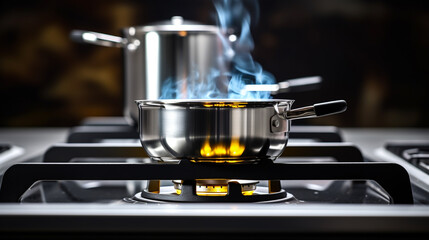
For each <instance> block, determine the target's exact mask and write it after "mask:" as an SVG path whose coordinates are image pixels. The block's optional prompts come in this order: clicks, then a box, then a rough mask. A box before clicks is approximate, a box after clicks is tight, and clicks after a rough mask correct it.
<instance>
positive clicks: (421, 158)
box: [402, 147, 429, 174]
mask: <svg viewBox="0 0 429 240" xmlns="http://www.w3.org/2000/svg"><path fill="white" fill-rule="evenodd" d="M402 156H403V157H404V158H405V160H407V161H408V162H410V163H411V164H413V165H414V166H416V167H417V168H419V169H421V170H422V171H424V172H426V173H428V174H429V147H426V148H422V147H421V148H411V149H407V150H404V152H403V153H402Z"/></svg>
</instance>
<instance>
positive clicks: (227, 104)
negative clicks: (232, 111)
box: [203, 102, 246, 108]
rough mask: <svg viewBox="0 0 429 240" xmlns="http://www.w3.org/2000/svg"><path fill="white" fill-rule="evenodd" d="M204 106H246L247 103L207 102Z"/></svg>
mask: <svg viewBox="0 0 429 240" xmlns="http://www.w3.org/2000/svg"><path fill="white" fill-rule="evenodd" d="M203 106H204V107H231V108H244V107H246V103H223V102H219V103H205V104H204V105H203Z"/></svg>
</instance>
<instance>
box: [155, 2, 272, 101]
mask: <svg viewBox="0 0 429 240" xmlns="http://www.w3.org/2000/svg"><path fill="white" fill-rule="evenodd" d="M247 3H250V4H251V6H250V7H252V8H254V10H255V11H256V15H258V14H259V8H258V3H257V1H250V2H249V1H247ZM214 5H215V9H216V12H217V17H218V27H219V28H220V29H221V30H222V34H219V35H218V36H219V39H220V40H221V43H222V45H223V53H222V55H221V56H220V57H219V62H221V63H222V62H223V63H227V62H231V66H230V70H229V71H228V72H226V73H225V72H222V71H219V70H218V69H212V70H211V71H210V72H209V73H208V74H206V76H200V74H199V73H198V71H192V73H191V74H189V75H188V76H187V78H185V79H173V78H169V79H167V80H166V81H165V82H164V84H163V86H162V96H161V97H160V99H219V98H230V99H247V100H252V99H270V98H271V95H270V92H263V91H261V92H257V91H254V92H245V93H243V91H242V89H243V88H244V86H245V85H246V84H274V83H276V80H275V78H274V76H273V75H272V74H270V73H268V72H266V71H264V70H263V68H262V66H261V65H260V64H259V63H257V62H255V61H253V58H252V55H251V51H252V50H253V48H254V42H253V39H252V35H251V32H250V24H251V15H250V13H249V11H248V9H247V8H246V6H245V5H244V4H243V2H242V1H240V0H232V1H228V0H221V1H216V0H214ZM247 5H248V6H249V4H247ZM236 23H240V25H239V26H238V28H239V31H237V32H238V33H239V34H240V37H239V38H238V39H237V40H236V41H235V42H230V41H229V40H228V38H227V36H226V35H224V33H228V32H229V31H230V29H234V27H235V29H236V28H237V26H234V25H236ZM194 64H198V63H194ZM195 69H197V68H195ZM226 88H227V89H226Z"/></svg>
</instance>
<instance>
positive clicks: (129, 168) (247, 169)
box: [0, 161, 413, 204]
mask: <svg viewBox="0 0 429 240" xmlns="http://www.w3.org/2000/svg"><path fill="white" fill-rule="evenodd" d="M171 179H182V180H184V181H185V180H194V179H258V180H374V181H376V182H377V183H378V184H380V186H381V187H383V188H384V189H385V190H386V191H387V192H388V193H389V195H390V197H391V200H392V203H395V204H412V203H413V196H412V192H411V184H410V179H409V176H408V173H407V171H406V170H405V169H404V168H403V167H401V166H400V165H398V164H394V163H369V162H362V163H272V162H271V163H270V162H268V161H267V162H263V163H259V164H237V165H230V164H213V163H207V164H205V163H198V164H196V163H190V162H188V161H182V162H181V163H180V164H123V163H84V164H82V163H21V164H16V165H13V166H11V167H10V168H9V169H8V170H6V172H5V174H4V176H3V182H2V186H1V189H0V202H19V200H20V197H21V196H22V194H24V192H25V191H26V190H27V189H28V188H30V187H31V186H32V185H33V184H34V183H35V182H37V181H42V180H47V181H50V180H52V181H54V180H171Z"/></svg>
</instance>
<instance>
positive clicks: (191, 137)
mask: <svg viewBox="0 0 429 240" xmlns="http://www.w3.org/2000/svg"><path fill="white" fill-rule="evenodd" d="M293 102H294V101H293V100H279V99H276V100H256V101H244V100H230V99H228V100H153V101H152V100H138V101H136V103H137V105H138V109H139V134H140V141H141V144H142V146H143V147H144V148H145V150H146V151H147V153H148V155H149V156H150V157H152V158H154V159H159V160H163V161H169V160H177V159H190V160H193V161H197V162H204V161H214V162H248V161H256V160H260V159H271V160H275V159H276V158H277V157H278V156H280V155H281V153H282V152H283V149H284V148H285V146H286V144H287V141H288V133H289V129H290V124H291V122H290V121H291V120H295V119H302V118H310V117H320V116H326V115H330V114H335V113H340V112H343V111H345V110H346V108H347V104H346V102H345V101H343V100H338V101H333V102H325V103H318V104H314V105H313V106H308V107H303V108H298V109H291V106H292V103H293Z"/></svg>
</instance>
